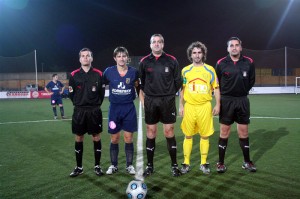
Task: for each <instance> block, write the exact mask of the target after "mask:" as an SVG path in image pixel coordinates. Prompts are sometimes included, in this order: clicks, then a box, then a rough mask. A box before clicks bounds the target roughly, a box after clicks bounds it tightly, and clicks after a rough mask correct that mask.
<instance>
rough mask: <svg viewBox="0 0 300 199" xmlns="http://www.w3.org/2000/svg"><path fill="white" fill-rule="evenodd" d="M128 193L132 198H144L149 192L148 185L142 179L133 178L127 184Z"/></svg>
mask: <svg viewBox="0 0 300 199" xmlns="http://www.w3.org/2000/svg"><path fill="white" fill-rule="evenodd" d="M126 194H127V197H128V198H131V199H144V198H145V197H146V194H147V185H146V184H145V183H144V182H143V181H141V180H132V181H131V182H129V184H128V186H127V189H126Z"/></svg>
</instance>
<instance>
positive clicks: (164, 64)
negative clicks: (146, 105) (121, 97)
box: [139, 53, 182, 96]
mask: <svg viewBox="0 0 300 199" xmlns="http://www.w3.org/2000/svg"><path fill="white" fill-rule="evenodd" d="M139 72H140V79H141V89H142V90H143V91H144V93H145V94H146V95H148V96H169V95H175V94H176V92H177V91H178V90H179V89H180V88H181V86H182V78H181V72H180V69H179V64H178V62H177V59H176V58H175V57H173V56H172V55H169V54H166V53H163V54H162V55H161V56H160V57H158V58H156V57H155V56H154V55H153V54H152V53H151V54H149V55H148V56H145V57H144V58H142V59H141V61H140V66H139Z"/></svg>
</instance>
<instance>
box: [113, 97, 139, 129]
mask: <svg viewBox="0 0 300 199" xmlns="http://www.w3.org/2000/svg"><path fill="white" fill-rule="evenodd" d="M121 130H124V131H127V132H132V133H133V132H135V131H137V116H136V109H135V106H134V103H133V102H132V103H128V104H113V103H111V104H110V106H109V112H108V132H109V133H110V134H115V133H118V132H120V131H121Z"/></svg>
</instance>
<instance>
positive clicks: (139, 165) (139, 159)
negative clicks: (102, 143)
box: [135, 101, 144, 181]
mask: <svg viewBox="0 0 300 199" xmlns="http://www.w3.org/2000/svg"><path fill="white" fill-rule="evenodd" d="M142 109H143V107H142V102H141V101H140V105H139V117H138V119H139V122H138V132H137V141H136V142H137V143H136V148H137V149H136V171H137V172H136V174H135V179H137V180H141V181H144V177H143V172H144V169H143V165H144V157H143V121H142Z"/></svg>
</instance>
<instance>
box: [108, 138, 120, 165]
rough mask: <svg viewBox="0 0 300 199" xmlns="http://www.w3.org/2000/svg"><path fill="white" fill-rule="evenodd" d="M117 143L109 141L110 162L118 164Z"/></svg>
mask: <svg viewBox="0 0 300 199" xmlns="http://www.w3.org/2000/svg"><path fill="white" fill-rule="evenodd" d="M118 155H119V144H113V143H110V160H111V164H112V165H114V166H118Z"/></svg>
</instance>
